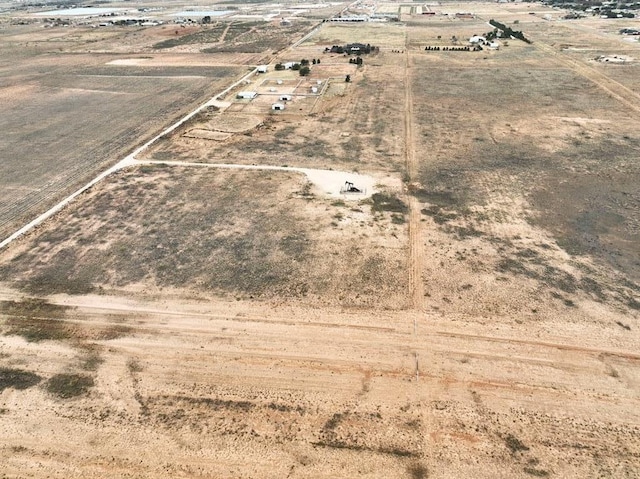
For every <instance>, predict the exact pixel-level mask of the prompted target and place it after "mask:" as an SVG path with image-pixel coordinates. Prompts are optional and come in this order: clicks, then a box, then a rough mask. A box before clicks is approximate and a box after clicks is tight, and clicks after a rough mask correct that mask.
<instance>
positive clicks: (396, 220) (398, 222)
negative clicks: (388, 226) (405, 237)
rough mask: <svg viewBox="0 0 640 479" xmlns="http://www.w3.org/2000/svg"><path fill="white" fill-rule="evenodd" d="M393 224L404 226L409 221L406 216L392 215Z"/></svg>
mask: <svg viewBox="0 0 640 479" xmlns="http://www.w3.org/2000/svg"><path fill="white" fill-rule="evenodd" d="M391 222H392V223H393V224H394V225H403V224H405V223H406V222H407V220H406V219H405V217H404V215H401V214H398V213H393V214H392V215H391Z"/></svg>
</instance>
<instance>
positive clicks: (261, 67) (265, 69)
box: [258, 65, 269, 73]
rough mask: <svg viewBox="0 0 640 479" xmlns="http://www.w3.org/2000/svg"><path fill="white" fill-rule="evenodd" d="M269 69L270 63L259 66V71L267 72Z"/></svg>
mask: <svg viewBox="0 0 640 479" xmlns="http://www.w3.org/2000/svg"><path fill="white" fill-rule="evenodd" d="M268 69H269V67H268V65H259V66H258V73H267V70H268Z"/></svg>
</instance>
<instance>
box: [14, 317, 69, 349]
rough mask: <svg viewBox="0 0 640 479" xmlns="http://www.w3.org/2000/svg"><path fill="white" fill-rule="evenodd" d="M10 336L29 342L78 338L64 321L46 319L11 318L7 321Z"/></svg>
mask: <svg viewBox="0 0 640 479" xmlns="http://www.w3.org/2000/svg"><path fill="white" fill-rule="evenodd" d="M7 325H8V326H9V328H8V329H7V331H6V334H7V335H9V336H21V337H22V338H24V339H25V340H26V341H27V342H30V343H37V342H40V341H64V340H67V339H72V338H74V337H75V336H76V334H75V332H74V331H73V329H71V328H70V327H69V326H68V325H67V324H66V323H65V322H64V321H61V320H59V319H44V318H19V317H15V316H10V317H9V319H8V320H7Z"/></svg>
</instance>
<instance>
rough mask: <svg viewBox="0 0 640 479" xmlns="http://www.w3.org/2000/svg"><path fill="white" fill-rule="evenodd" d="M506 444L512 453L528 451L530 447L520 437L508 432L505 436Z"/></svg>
mask: <svg viewBox="0 0 640 479" xmlns="http://www.w3.org/2000/svg"><path fill="white" fill-rule="evenodd" d="M503 440H504V444H505V446H507V447H508V448H509V450H510V451H511V453H512V454H515V453H516V452H519V451H528V450H529V448H528V447H527V446H525V445H524V444H523V443H522V441H521V440H520V439H518V438H517V437H515V436H514V435H513V434H507V435H506V436H505V437H504V438H503Z"/></svg>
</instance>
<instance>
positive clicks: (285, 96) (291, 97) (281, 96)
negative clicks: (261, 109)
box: [280, 95, 293, 101]
mask: <svg viewBox="0 0 640 479" xmlns="http://www.w3.org/2000/svg"><path fill="white" fill-rule="evenodd" d="M291 100H293V96H292V95H280V101H291Z"/></svg>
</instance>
